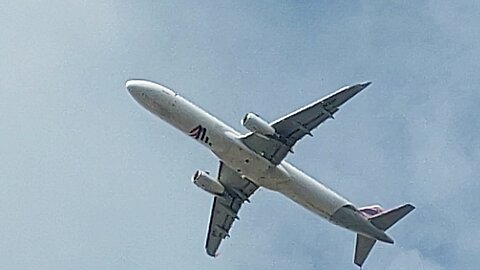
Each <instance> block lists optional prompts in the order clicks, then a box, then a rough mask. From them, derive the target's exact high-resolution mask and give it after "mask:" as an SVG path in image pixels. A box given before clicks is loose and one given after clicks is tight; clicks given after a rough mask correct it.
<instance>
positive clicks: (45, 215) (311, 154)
mask: <svg viewBox="0 0 480 270" xmlns="http://www.w3.org/2000/svg"><path fill="white" fill-rule="evenodd" d="M479 12H480V5H479V4H478V3H477V2H474V1H454V2H451V1H414V2H413V1H411V2H407V1H389V2H386V1H373V2H369V1H359V2H351V1H338V2H337V1H335V2H332V1H198V2H193V1H108V0H107V1H99V2H93V1H48V2H39V1H3V2H1V3H0V23H1V25H2V27H0V36H1V40H2V42H0V57H1V59H2V61H1V62H0V74H2V76H1V77H2V80H1V81H2V90H1V91H0V123H1V133H0V138H1V140H0V153H1V155H0V170H1V172H2V176H1V177H0V261H1V264H2V269H49V270H51V269H73V270H77V269H121V270H126V269H232V270H235V269H356V266H355V265H354V264H353V262H352V260H353V247H354V239H355V235H354V234H353V233H351V232H349V231H346V230H344V229H341V228H339V227H336V226H334V225H332V224H330V223H328V222H326V221H325V220H323V219H321V218H320V217H318V216H315V215H314V214H312V213H310V212H308V211H306V210H305V209H303V208H302V207H300V206H298V205H296V204H294V203H292V202H291V201H290V200H287V199H286V198H284V197H283V196H282V195H280V194H277V193H274V192H271V191H268V190H265V189H263V190H259V191H257V192H256V193H255V194H254V196H252V198H251V201H252V203H251V204H247V205H245V206H244V207H243V208H242V209H241V211H240V218H241V220H240V221H237V222H236V223H235V224H234V226H233V228H232V230H231V235H232V237H231V238H230V239H227V240H226V241H224V242H223V244H222V246H221V249H220V253H221V255H220V256H219V257H218V258H215V259H212V258H210V257H208V256H207V255H206V253H205V251H204V241H205V236H206V231H207V225H208V220H209V215H210V207H211V201H212V197H211V196H210V195H208V194H207V193H205V192H203V191H201V190H200V189H198V188H197V187H196V186H195V185H193V184H192V183H191V180H190V179H191V176H192V175H193V173H194V172H195V171H196V170H197V169H202V170H209V171H212V172H215V171H216V169H217V166H218V161H217V160H216V158H215V157H214V156H213V155H212V154H211V153H209V152H208V151H207V150H206V149H205V148H204V147H202V146H201V145H199V144H198V143H197V142H195V141H193V140H190V139H189V138H188V137H187V136H184V135H182V134H181V133H180V132H179V131H177V130H175V129H174V128H173V127H171V126H169V125H168V124H166V123H165V122H162V121H161V120H160V119H158V118H155V117H154V116H153V115H151V114H149V113H148V112H146V111H145V110H144V109H143V108H141V107H140V106H139V105H138V104H136V103H135V101H134V100H133V99H132V98H131V97H130V96H129V94H128V92H127V91H126V89H125V81H126V80H128V79H132V78H143V79H149V80H153V81H157V82H160V83H162V84H164V85H167V86H169V87H170V88H172V89H174V90H175V91H176V92H178V93H180V94H181V95H182V96H184V97H186V98H187V99H189V100H191V101H192V102H194V103H196V104H197V105H199V106H201V107H203V108H205V109H207V111H209V112H210V113H212V114H214V115H216V116H218V117H219V118H220V119H222V120H223V121H225V122H226V123H227V124H229V125H231V126H232V127H234V128H235V129H237V130H239V131H241V132H246V130H245V129H244V128H243V127H241V125H240V119H241V118H242V117H243V115H244V114H245V113H247V112H255V113H258V114H259V115H260V116H261V117H263V118H264V119H266V120H268V121H273V120H275V119H277V118H279V117H281V116H283V115H284V114H286V113H289V112H291V111H293V110H295V109H297V108H299V107H302V106H304V105H306V104H307V103H310V102H312V101H314V100H316V99H318V98H321V97H323V96H325V95H327V94H329V93H330V92H333V91H334V90H336V89H338V88H340V87H342V86H345V85H348V84H353V83H357V82H363V81H372V82H373V83H372V85H371V86H369V87H368V88H367V89H366V90H364V91H363V92H362V93H360V94H359V95H357V96H355V98H353V99H352V100H350V101H349V102H348V103H347V104H345V105H344V106H343V107H342V108H341V110H340V111H339V112H338V113H337V114H336V119H335V120H329V121H327V122H326V123H324V124H322V125H321V126H320V127H319V128H318V129H316V130H315V131H314V137H313V138H310V137H306V138H305V139H303V140H302V141H300V142H299V143H298V144H297V145H296V146H295V154H293V155H292V154H291V155H289V156H288V157H287V160H288V161H290V162H291V163H293V164H294V165H296V166H298V167H299V168H300V169H302V170H304V171H305V172H306V173H308V174H309V175H312V176H314V177H315V178H317V179H318V180H319V181H321V182H323V183H324V184H326V185H327V186H329V187H331V188H332V189H334V190H335V191H337V192H339V193H340V194H342V195H343V196H345V197H346V198H348V199H349V200H350V201H352V202H353V203H355V204H356V205H358V206H364V205H370V204H376V203H379V204H381V205H382V206H383V207H385V208H390V207H394V206H396V205H399V204H401V203H404V202H411V203H412V204H414V205H415V206H416V207H417V209H416V210H415V211H414V212H413V213H411V214H410V215H409V216H408V217H406V218H405V219H404V220H402V221H401V222H399V223H398V224H396V225H395V227H393V228H392V229H390V230H389V234H390V235H391V236H392V237H393V238H394V239H395V241H396V243H395V245H393V246H391V245H386V244H377V245H376V246H375V248H374V250H373V251H372V253H371V254H370V257H369V258H368V259H367V261H366V263H365V265H364V269H425V270H442V269H477V267H478V265H479V264H480V258H479V257H478V256H477V255H478V250H480V241H479V240H478V239H480V229H479V228H480V227H479V226H478V224H479V223H480V216H479V215H478V209H477V205H478V204H479V203H480V199H479V197H478V194H479V193H480V184H479V180H478V175H479V173H480V167H479V166H478V164H479V162H480V137H479V136H478V132H479V130H480V116H479V112H480V111H479V109H478V103H479V102H480V92H479V90H478V86H479V85H480V77H479V76H478V70H480V64H479V63H480V50H479V48H480V32H479V31H478V25H480V17H478V14H479Z"/></svg>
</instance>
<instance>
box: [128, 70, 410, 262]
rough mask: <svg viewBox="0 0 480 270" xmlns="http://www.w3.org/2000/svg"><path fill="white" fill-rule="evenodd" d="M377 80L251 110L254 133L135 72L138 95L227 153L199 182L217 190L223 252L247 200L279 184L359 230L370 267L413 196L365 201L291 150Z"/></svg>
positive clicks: (360, 250) (361, 252)
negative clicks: (284, 106)
mask: <svg viewBox="0 0 480 270" xmlns="http://www.w3.org/2000/svg"><path fill="white" fill-rule="evenodd" d="M370 83H371V82H364V83H358V84H355V85H351V86H346V87H343V88H341V89H339V90H337V91H335V92H333V93H332V94H330V95H327V96H326V97H324V98H321V99H319V100H317V101H315V102H313V103H311V104H309V105H307V106H305V107H302V108H300V109H298V110H296V111H294V112H292V113H290V114H287V115H285V116H283V117H281V118H279V119H278V120H276V121H273V122H272V123H268V122H267V121H265V120H263V119H262V118H261V117H260V116H259V115H257V114H255V113H251V112H250V113H247V114H245V116H244V117H243V119H242V120H241V124H242V125H243V126H244V127H245V128H246V129H248V130H249V132H248V133H246V134H241V133H240V132H238V131H236V130H234V129H233V128H231V127H230V126H228V125H226V124H225V123H223V122H222V121H220V120H218V119H217V118H215V117H214V116H212V115H211V114H209V113H208V112H206V111H204V110H203V109H201V108H199V107H197V106H196V105H194V104H193V103H191V102H190V101H188V100H187V99H185V98H183V97H182V96H180V95H179V94H177V93H176V92H174V91H173V90H171V89H169V88H167V87H166V86H163V85H160V84H158V83H155V82H152V81H148V80H139V79H132V80H128V81H127V82H126V88H127V89H128V91H129V93H130V95H131V96H132V97H133V98H134V99H135V100H136V101H137V102H138V103H139V104H140V105H142V106H143V107H144V108H145V109H147V110H148V111H150V112H151V113H153V114H154V115H156V116H158V117H160V118H161V119H163V120H164V121H166V122H168V123H169V124H171V125H173V126H174V127H176V128H177V129H179V130H180V131H182V132H183V133H185V134H186V135H188V136H189V137H191V138H193V139H194V140H197V141H198V142H199V143H200V144H202V145H203V146H205V147H206V148H208V149H209V150H210V151H211V152H212V153H213V154H214V155H215V156H216V157H218V159H219V161H220V162H219V163H220V165H219V169H218V174H217V177H213V176H211V175H210V173H209V172H205V171H202V170H197V171H196V172H195V173H194V175H193V177H192V182H193V183H194V184H195V185H196V186H198V187H199V188H201V189H203V190H204V191H206V192H208V193H210V194H211V195H213V205H212V208H211V214H210V223H209V227H208V233H207V239H206V244H205V249H206V252H207V254H208V255H210V256H212V257H215V256H216V255H217V251H218V248H219V246H220V244H221V242H222V240H223V239H225V238H228V237H230V229H231V227H232V224H233V222H234V221H235V220H238V219H239V217H238V212H239V210H240V207H241V206H242V204H243V203H244V202H250V199H249V198H250V196H251V195H252V194H253V193H254V192H255V191H256V190H257V189H259V188H260V187H263V188H266V189H269V190H273V191H276V192H278V193H281V194H283V195H285V196H286V197H287V198H289V199H291V200H292V201H294V202H296V203H298V204H299V205H301V206H303V207H305V208H306V209H308V210H310V211H312V212H313V213H315V214H317V215H319V216H320V217H322V218H324V219H326V220H328V221H329V222H331V223H333V224H335V225H338V226H340V227H343V228H346V229H348V230H350V231H353V232H355V233H356V234H357V237H356V245H355V254H354V263H355V264H356V265H357V266H359V267H362V265H363V263H364V262H365V260H366V258H367V256H368V255H369V253H370V251H371V250H372V247H373V246H374V244H375V243H376V242H377V241H381V242H386V243H390V244H393V239H392V238H390V236H388V235H387V234H386V232H385V231H386V230H387V229H389V228H390V227H391V226H392V225H393V224H395V223H396V222H397V221H399V220H400V219H402V218H403V217H404V216H406V215H407V214H408V213H410V212H411V211H412V210H413V209H415V207H414V206H413V205H411V204H409V203H406V204H403V205H400V206H398V207H395V208H392V209H390V210H384V209H383V208H382V207H380V206H379V205H372V206H367V207H361V208H358V207H357V206H355V205H354V204H353V203H351V202H350V201H348V200H347V199H345V198H343V197H342V196H340V195H339V194H337V193H336V192H334V191H333V190H331V189H329V188H328V187H326V186H325V185H324V184H322V183H320V182H319V181H317V180H315V179H313V178H312V177H310V176H308V175H307V174H305V173H304V172H302V171H300V170H299V169H297V168H296V167H294V166H293V165H291V164H290V163H288V162H287V161H285V160H284V159H285V157H286V156H287V154H288V153H293V150H292V148H293V146H294V145H295V143H296V142H297V141H298V140H300V139H301V138H303V137H304V136H306V135H308V136H313V135H312V133H311V132H312V130H313V129H315V128H316V127H318V126H319V125H320V124H321V123H323V122H325V121H326V120H328V119H334V114H335V113H336V112H337V111H338V110H339V107H340V106H341V105H343V104H344V103H345V102H346V101H347V100H349V99H350V98H352V97H353V96H355V95H356V94H358V93H359V92H360V91H362V90H363V89H365V88H366V87H367V86H369V85H370Z"/></svg>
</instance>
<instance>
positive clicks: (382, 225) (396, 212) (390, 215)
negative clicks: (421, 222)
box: [370, 203, 415, 231]
mask: <svg viewBox="0 0 480 270" xmlns="http://www.w3.org/2000/svg"><path fill="white" fill-rule="evenodd" d="M413 209H415V207H414V206H413V205H411V204H409V203H407V204H404V205H401V206H399V207H396V208H392V209H390V210H388V211H385V212H382V213H380V214H378V215H375V216H373V217H371V218H370V222H371V223H372V224H373V225H374V226H375V227H377V228H378V229H380V230H382V231H386V230H387V229H388V228H390V227H391V226H392V225H393V224H395V223H397V221H399V220H400V219H402V218H403V217H404V216H406V215H407V214H408V213H410V212H411V211H413Z"/></svg>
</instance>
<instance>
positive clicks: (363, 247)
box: [353, 234, 377, 267]
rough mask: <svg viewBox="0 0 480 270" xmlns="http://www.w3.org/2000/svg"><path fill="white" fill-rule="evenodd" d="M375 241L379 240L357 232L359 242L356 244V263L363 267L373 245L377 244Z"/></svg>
mask: <svg viewBox="0 0 480 270" xmlns="http://www.w3.org/2000/svg"><path fill="white" fill-rule="evenodd" d="M375 242H377V240H375V239H372V238H369V237H366V236H363V235H361V234H357V243H356V245H355V258H354V260H353V262H354V263H355V264H356V265H358V266H359V267H362V265H363V263H364V262H365V260H366V259H367V257H368V254H369V253H370V251H371V250H372V248H373V245H375Z"/></svg>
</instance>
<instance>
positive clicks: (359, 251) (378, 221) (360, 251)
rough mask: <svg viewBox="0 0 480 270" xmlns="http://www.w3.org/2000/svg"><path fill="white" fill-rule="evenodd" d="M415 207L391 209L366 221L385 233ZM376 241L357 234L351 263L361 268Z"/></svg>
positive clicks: (408, 205)
mask: <svg viewBox="0 0 480 270" xmlns="http://www.w3.org/2000/svg"><path fill="white" fill-rule="evenodd" d="M413 209H415V207H414V206H413V205H411V204H409V203H407V204H404V205H401V206H398V207H395V208H392V209H390V210H387V211H384V212H381V213H377V214H375V215H372V216H370V217H368V220H369V221H370V222H371V223H372V224H373V225H374V226H375V227H377V228H378V229H380V230H382V231H386V230H387V229H389V228H390V227H392V225H393V224H395V223H397V222H398V221H399V220H400V219H402V218H403V217H405V216H406V215H407V214H408V213H410V212H411V211H413ZM376 242H377V241H376V240H375V239H373V238H369V237H367V236H363V235H361V234H357V242H356V244H355V258H354V260H353V262H354V263H355V264H356V265H358V266H359V267H362V265H363V263H364V262H365V260H366V259H367V257H368V254H370V251H371V250H372V248H373V246H374V245H375V243H376Z"/></svg>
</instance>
